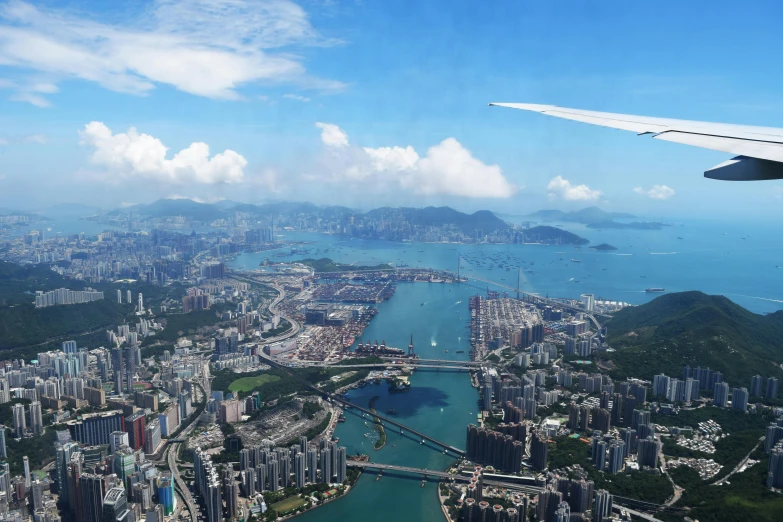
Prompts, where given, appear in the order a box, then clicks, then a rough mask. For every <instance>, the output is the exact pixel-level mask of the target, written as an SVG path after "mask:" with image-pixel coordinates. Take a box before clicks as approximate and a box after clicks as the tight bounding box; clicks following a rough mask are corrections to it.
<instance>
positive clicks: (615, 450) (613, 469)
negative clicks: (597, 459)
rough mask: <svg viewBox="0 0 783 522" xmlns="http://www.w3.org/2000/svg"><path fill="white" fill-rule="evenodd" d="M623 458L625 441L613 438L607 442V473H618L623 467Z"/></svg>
mask: <svg viewBox="0 0 783 522" xmlns="http://www.w3.org/2000/svg"><path fill="white" fill-rule="evenodd" d="M624 459H625V442H623V441H621V440H613V441H612V442H611V443H610V444H609V462H608V469H607V471H608V472H609V473H612V474H615V473H619V472H620V471H622V469H623V462H624Z"/></svg>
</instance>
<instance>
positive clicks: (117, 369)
mask: <svg viewBox="0 0 783 522" xmlns="http://www.w3.org/2000/svg"><path fill="white" fill-rule="evenodd" d="M111 367H112V370H113V371H114V393H116V394H117V395H122V369H123V359H122V350H121V349H119V348H112V350H111Z"/></svg>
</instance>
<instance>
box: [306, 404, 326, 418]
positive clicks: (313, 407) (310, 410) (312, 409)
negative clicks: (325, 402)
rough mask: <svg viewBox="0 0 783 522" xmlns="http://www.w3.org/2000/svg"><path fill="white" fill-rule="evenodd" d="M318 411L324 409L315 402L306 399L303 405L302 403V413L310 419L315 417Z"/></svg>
mask: <svg viewBox="0 0 783 522" xmlns="http://www.w3.org/2000/svg"><path fill="white" fill-rule="evenodd" d="M319 411H324V409H323V407H322V406H321V405H320V404H318V403H317V402H310V401H306V402H305V403H304V405H302V415H304V416H305V417H307V418H308V419H310V420H313V419H314V418H315V414H316V413H318V412H319Z"/></svg>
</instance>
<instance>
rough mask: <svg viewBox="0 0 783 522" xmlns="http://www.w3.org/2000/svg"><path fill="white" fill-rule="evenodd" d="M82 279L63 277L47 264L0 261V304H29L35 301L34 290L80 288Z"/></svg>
mask: <svg viewBox="0 0 783 522" xmlns="http://www.w3.org/2000/svg"><path fill="white" fill-rule="evenodd" d="M84 286H85V284H84V282H83V281H74V280H70V279H65V278H64V277H62V276H61V275H60V274H58V273H57V272H53V271H52V270H51V269H50V268H49V267H48V266H47V265H43V264H41V265H25V266H20V265H17V264H14V263H8V262H6V261H0V306H1V307H5V306H13V305H19V304H30V303H32V302H33V301H35V296H34V294H35V291H36V290H47V291H48V290H54V289H55V288H70V289H71V290H81V289H82V288H84Z"/></svg>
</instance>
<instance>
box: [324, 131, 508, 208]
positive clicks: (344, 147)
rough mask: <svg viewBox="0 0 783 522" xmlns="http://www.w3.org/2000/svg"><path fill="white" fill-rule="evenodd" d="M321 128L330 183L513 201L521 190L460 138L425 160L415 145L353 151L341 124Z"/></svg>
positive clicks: (442, 144)
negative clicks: (350, 183) (469, 148)
mask: <svg viewBox="0 0 783 522" xmlns="http://www.w3.org/2000/svg"><path fill="white" fill-rule="evenodd" d="M316 127H318V128H319V129H321V141H322V142H323V144H324V146H325V155H324V157H323V158H322V161H321V165H319V170H322V171H325V172H326V173H327V176H328V179H327V180H328V181H333V182H362V184H363V186H365V187H368V188H369V187H372V188H375V189H377V190H382V189H385V188H399V189H403V190H406V191H409V192H412V193H414V194H419V195H451V196H461V197H468V198H508V197H511V196H512V195H513V194H514V193H515V192H516V190H517V188H516V187H515V186H514V185H512V184H511V183H509V182H508V180H506V178H505V176H504V175H503V171H502V169H501V168H500V167H499V166H498V165H486V164H484V163H483V162H482V161H481V160H479V159H477V158H475V157H474V156H473V155H472V153H471V152H470V151H469V150H468V149H466V148H465V147H463V146H462V144H461V143H460V142H459V141H457V140H456V139H455V138H446V139H444V140H443V141H441V142H440V143H438V144H437V145H433V146H432V147H430V148H429V149H427V152H426V154H425V155H424V156H420V155H419V153H418V152H416V150H415V149H414V148H413V147H411V146H406V147H400V146H392V147H378V148H372V147H358V146H351V145H350V144H349V141H348V135H347V133H346V132H345V131H343V130H342V129H341V128H340V127H338V126H337V125H335V124H332V123H322V122H318V123H316ZM311 177H314V176H311Z"/></svg>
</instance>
